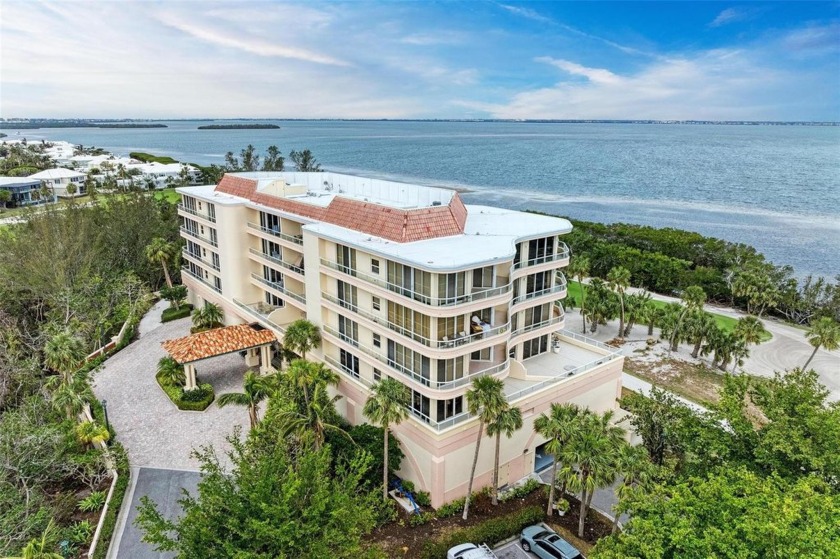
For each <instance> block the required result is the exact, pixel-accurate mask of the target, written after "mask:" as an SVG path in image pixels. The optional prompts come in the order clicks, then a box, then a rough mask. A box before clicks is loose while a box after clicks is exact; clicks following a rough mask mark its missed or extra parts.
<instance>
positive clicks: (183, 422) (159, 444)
mask: <svg viewBox="0 0 840 559" xmlns="http://www.w3.org/2000/svg"><path fill="white" fill-rule="evenodd" d="M166 306H167V303H166V302H161V303H158V304H157V305H155V306H154V307H153V308H152V309H151V310H150V311H149V312H148V313H147V314H146V316H144V317H143V319H142V321H141V322H140V326H139V328H138V331H139V339H137V340H135V341H134V342H133V343H131V344H129V345H128V346H127V347H126V348H125V349H123V350H122V351H120V352H118V353H117V354H115V355H113V356H112V357H110V358H109V359H108V360H107V361H105V363H104V365H103V367H102V369H101V370H100V371H98V372H96V373H95V374H94V375H93V391H94V393H95V394H96V397H97V398H99V399H100V400H107V405H108V419H109V421H110V422H111V423H112V424H113V425H114V428H115V429H116V432H117V440H118V441H119V442H120V443H122V445H123V446H124V447H125V448H126V450H127V451H128V457H129V460H130V463H131V465H132V467H134V468H138V467H151V468H165V469H166V468H169V469H175V470H197V469H198V466H199V464H198V461H197V460H196V459H195V458H193V457H192V456H190V454H191V453H192V450H193V449H194V448H198V447H200V446H205V445H211V444H212V445H213V446H214V447H215V448H216V450H219V451H225V450H227V449H228V448H229V445H228V443H227V441H226V440H225V439H226V437H227V436H228V435H229V434H230V433H231V432H232V431H233V428H234V427H235V426H237V425H238V426H241V427H242V428H243V433H244V432H246V431H247V429H248V412H247V410H245V409H244V408H241V407H238V406H229V407H226V408H220V407H219V406H218V405H217V404H216V403H215V402H214V403H212V404H210V407H208V408H207V409H206V410H205V411H203V412H190V411H181V410H179V409H178V408H176V407H175V405H174V404H173V403H172V401H171V400H170V399H169V398H168V397H167V396H166V394H164V393H163V391H162V390H161V388H160V387H159V386H158V384H157V381H156V380H155V372H156V371H157V362H158V360H159V359H160V358H161V357H164V356H165V355H166V352H165V351H164V350H163V348H162V347H161V342H163V341H165V340H168V339H172V338H178V337H181V336H186V335H188V334H189V333H190V319H189V318H183V319H180V320H176V321H173V322H168V323H166V324H161V323H160V313H161V311H162V310H163V309H164V308H166ZM196 369H197V372H198V376H199V379H200V380H201V381H202V382H209V383H210V384H212V385H213V388H214V390H215V391H216V396H217V397H218V395H219V394H222V393H225V392H238V391H241V390H242V379H243V375H244V373H245V371H246V370H247V367H246V366H245V362H244V359H242V358H241V357H240V356H239V355H238V354H235V353H234V354H230V355H223V356H220V357H215V358H212V359H209V360H207V361H205V362H202V363H199V364H198V366H197V367H196ZM220 454H221V453H220Z"/></svg>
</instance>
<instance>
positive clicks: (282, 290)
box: [251, 273, 306, 305]
mask: <svg viewBox="0 0 840 559" xmlns="http://www.w3.org/2000/svg"><path fill="white" fill-rule="evenodd" d="M251 278H252V279H255V280H257V281H258V282H259V283H261V284H263V285H266V286H268V287H270V288H272V289H274V290H275V291H279V292H280V293H282V294H283V295H288V296H289V297H291V298H292V299H294V300H295V301H297V302H299V303H301V304H303V305H305V304H306V297H304V296H303V295H300V294H299V293H295V292H294V291H292V290H290V289H288V288H287V287H285V286H284V285H283V284H282V283H276V282H273V281H270V280H267V279H265V278H264V277H262V276H261V275H259V274H253V273H252V274H251Z"/></svg>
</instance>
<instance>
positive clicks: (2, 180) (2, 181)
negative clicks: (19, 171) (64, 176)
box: [0, 177, 40, 186]
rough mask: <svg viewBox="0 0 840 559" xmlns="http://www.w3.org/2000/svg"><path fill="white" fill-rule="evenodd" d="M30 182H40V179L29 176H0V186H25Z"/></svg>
mask: <svg viewBox="0 0 840 559" xmlns="http://www.w3.org/2000/svg"><path fill="white" fill-rule="evenodd" d="M32 183H38V184H40V181H38V179H32V178H30V177H0V186H15V185H21V186H26V185H28V184H32Z"/></svg>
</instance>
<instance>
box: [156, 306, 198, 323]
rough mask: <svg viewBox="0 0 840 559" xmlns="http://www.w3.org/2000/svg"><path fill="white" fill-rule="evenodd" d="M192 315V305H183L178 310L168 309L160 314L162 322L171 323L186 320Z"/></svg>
mask: <svg viewBox="0 0 840 559" xmlns="http://www.w3.org/2000/svg"><path fill="white" fill-rule="evenodd" d="M191 313H192V305H181V306H180V307H178V308H177V309H176V308H175V307H167V308H165V309H163V312H162V313H160V321H161V322H170V321H172V320H178V319H179V318H186V317H188V316H190V314H191Z"/></svg>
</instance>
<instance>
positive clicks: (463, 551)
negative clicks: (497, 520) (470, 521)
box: [446, 543, 498, 559]
mask: <svg viewBox="0 0 840 559" xmlns="http://www.w3.org/2000/svg"><path fill="white" fill-rule="evenodd" d="M446 559H498V558H497V557H496V554H495V553H493V552H492V551H490V548H489V547H487V546H486V545H484V544H481V545H475V544H474V543H462V544H461V545H456V546H455V547H453V548H452V549H450V550H449V551H447V552H446Z"/></svg>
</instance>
